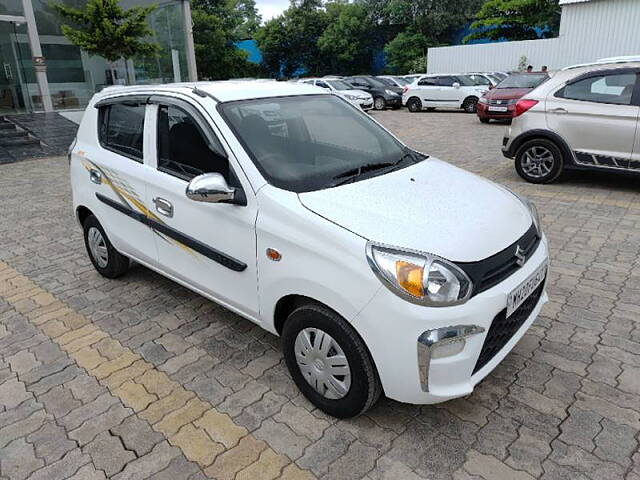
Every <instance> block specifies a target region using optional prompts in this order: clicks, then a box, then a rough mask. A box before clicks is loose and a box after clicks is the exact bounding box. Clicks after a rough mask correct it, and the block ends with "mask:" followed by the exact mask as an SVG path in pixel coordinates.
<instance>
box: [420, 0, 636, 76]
mask: <svg viewBox="0 0 640 480" xmlns="http://www.w3.org/2000/svg"><path fill="white" fill-rule="evenodd" d="M639 25H640V0H591V1H590V2H585V3H573V4H568V5H565V6H563V7H562V19H561V23H560V36H559V37H558V38H552V39H542V40H525V41H520V42H501V43H487V44H477V45H459V46H452V47H439V48H430V49H429V51H428V52H427V70H428V72H429V73H439V72H465V71H494V70H498V71H500V70H514V69H516V68H517V66H518V62H519V60H520V57H521V56H523V55H525V56H526V57H527V63H528V64H531V65H533V66H534V68H535V69H536V70H537V69H539V68H540V66H542V65H548V66H549V69H551V70H557V69H560V68H562V67H566V66H567V65H572V64H576V63H585V62H590V61H593V60H597V59H598V58H602V57H613V56H619V55H640V32H639V27H638V26H639Z"/></svg>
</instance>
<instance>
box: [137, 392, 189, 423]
mask: <svg viewBox="0 0 640 480" xmlns="http://www.w3.org/2000/svg"><path fill="white" fill-rule="evenodd" d="M193 397H195V395H194V394H193V392H189V391H188V390H184V389H182V388H176V389H175V390H174V391H173V392H171V393H170V394H169V395H167V396H166V397H163V398H161V399H160V400H157V401H155V402H153V403H152V404H151V405H149V406H148V407H147V408H146V410H144V411H142V412H140V413H139V415H140V417H141V418H144V419H145V420H146V421H148V422H149V423H151V424H152V425H153V424H154V423H157V422H159V421H160V420H161V419H163V418H164V417H166V416H167V415H168V414H169V413H171V412H173V411H174V410H177V409H179V408H181V407H183V406H184V405H185V404H186V403H187V401H188V400H190V399H192V398H193Z"/></svg>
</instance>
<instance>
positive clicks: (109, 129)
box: [99, 103, 145, 162]
mask: <svg viewBox="0 0 640 480" xmlns="http://www.w3.org/2000/svg"><path fill="white" fill-rule="evenodd" d="M144 112H145V105H127V104H124V103H114V104H112V105H107V106H105V107H102V108H101V109H100V130H99V139H100V144H101V145H102V146H103V147H104V148H106V149H108V150H111V151H113V152H115V153H119V154H121V155H124V156H125V157H128V158H131V159H132V160H136V161H138V162H142V159H143V154H142V151H143V150H142V143H143V142H142V139H143V138H144Z"/></svg>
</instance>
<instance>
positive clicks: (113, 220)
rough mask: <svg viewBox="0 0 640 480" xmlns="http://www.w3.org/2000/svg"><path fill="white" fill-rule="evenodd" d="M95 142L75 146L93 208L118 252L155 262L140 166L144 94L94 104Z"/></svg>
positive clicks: (145, 124) (143, 149)
mask: <svg viewBox="0 0 640 480" xmlns="http://www.w3.org/2000/svg"><path fill="white" fill-rule="evenodd" d="M96 106H97V108H98V132H97V133H98V139H99V142H98V144H94V143H92V144H91V145H84V144H79V145H77V147H76V150H82V154H83V155H82V158H81V162H82V165H83V166H84V168H85V170H86V176H87V177H86V181H87V182H91V183H90V184H91V185H92V187H93V189H94V192H95V197H96V202H95V211H94V213H95V214H96V216H97V218H98V220H99V221H100V223H101V224H102V226H103V227H104V229H105V231H106V233H107V236H108V237H109V239H110V240H111V243H113V245H114V246H115V248H116V249H117V250H119V251H120V252H122V253H123V254H125V255H128V256H132V257H135V258H136V259H139V260H141V261H142V262H146V263H148V264H152V265H153V264H155V263H156V256H157V255H156V249H155V243H154V240H153V233H152V232H151V230H150V229H149V228H148V227H147V226H146V224H145V221H144V218H145V216H146V214H147V207H146V206H145V202H144V199H145V197H146V193H147V192H146V181H147V176H148V170H149V169H148V167H147V166H146V165H145V164H144V162H145V159H146V158H148V155H149V149H148V147H149V146H148V144H147V143H146V142H145V138H146V137H145V136H146V133H147V132H148V130H149V128H150V126H149V124H148V121H146V120H145V117H146V98H141V97H118V98H116V99H106V100H103V101H101V102H98V104H97V105H96Z"/></svg>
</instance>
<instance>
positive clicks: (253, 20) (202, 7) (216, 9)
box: [191, 0, 261, 40]
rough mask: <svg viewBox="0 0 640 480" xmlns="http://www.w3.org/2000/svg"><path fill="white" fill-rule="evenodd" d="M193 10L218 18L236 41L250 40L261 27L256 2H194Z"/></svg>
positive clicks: (241, 0)
mask: <svg viewBox="0 0 640 480" xmlns="http://www.w3.org/2000/svg"><path fill="white" fill-rule="evenodd" d="M191 9H192V10H199V11H202V12H206V13H208V14H210V15H215V16H216V17H218V18H219V19H220V20H222V22H223V25H224V29H225V30H226V31H227V32H228V34H231V35H233V36H234V37H235V39H236V40H242V39H245V38H250V37H251V36H253V34H254V33H255V32H256V30H257V29H258V27H259V26H260V21H261V17H260V14H259V13H258V9H257V8H256V2H255V0H192V1H191Z"/></svg>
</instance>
